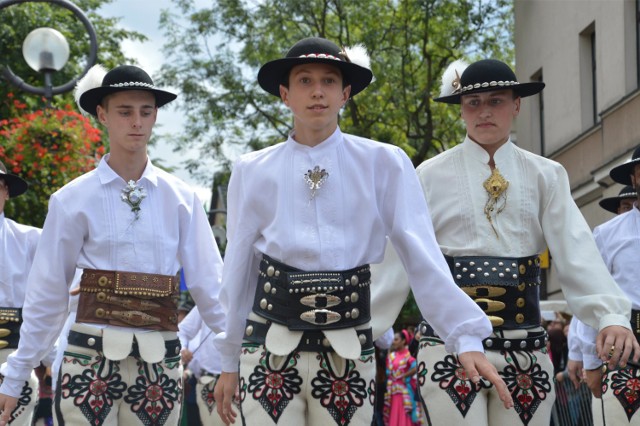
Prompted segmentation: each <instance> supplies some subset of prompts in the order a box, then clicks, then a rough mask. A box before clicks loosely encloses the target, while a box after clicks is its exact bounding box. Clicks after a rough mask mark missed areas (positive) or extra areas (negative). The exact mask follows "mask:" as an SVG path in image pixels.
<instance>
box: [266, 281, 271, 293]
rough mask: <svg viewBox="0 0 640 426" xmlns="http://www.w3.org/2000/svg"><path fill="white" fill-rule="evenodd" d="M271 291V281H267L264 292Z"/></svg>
mask: <svg viewBox="0 0 640 426" xmlns="http://www.w3.org/2000/svg"><path fill="white" fill-rule="evenodd" d="M270 291H271V283H270V282H269V281H267V282H266V283H264V292H265V293H269V292H270Z"/></svg>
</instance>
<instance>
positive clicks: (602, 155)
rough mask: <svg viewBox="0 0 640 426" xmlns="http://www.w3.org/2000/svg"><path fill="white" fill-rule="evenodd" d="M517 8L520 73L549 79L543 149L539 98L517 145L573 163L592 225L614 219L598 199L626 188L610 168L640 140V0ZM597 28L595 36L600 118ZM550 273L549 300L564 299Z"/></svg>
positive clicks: (527, 109) (577, 193)
mask: <svg viewBox="0 0 640 426" xmlns="http://www.w3.org/2000/svg"><path fill="white" fill-rule="evenodd" d="M514 10H515V45H516V74H517V76H518V79H519V80H520V81H530V80H531V78H533V77H534V76H536V75H539V74H540V73H542V77H543V81H544V82H545V83H546V88H545V90H544V91H543V95H542V96H543V97H542V102H543V105H544V111H543V121H544V129H543V130H542V131H543V133H542V134H543V135H544V152H541V151H542V146H541V139H542V137H541V130H540V124H539V123H540V117H539V115H540V114H539V105H540V101H541V100H540V99H539V98H537V97H532V98H525V99H524V100H523V103H522V110H521V114H520V116H519V117H518V120H517V122H516V126H515V127H516V133H517V141H518V145H520V146H522V147H523V148H525V149H528V150H530V151H532V152H536V153H541V154H543V155H545V156H547V157H549V158H551V159H553V160H556V161H558V162H560V163H561V164H562V165H563V166H564V167H565V168H566V169H567V172H568V174H569V180H570V182H571V188H572V191H573V195H574V199H575V200H576V203H577V204H578V206H579V207H580V209H581V211H582V213H583V215H584V217H585V219H586V221H587V223H588V224H589V226H590V227H591V228H593V227H595V226H597V225H599V224H601V223H603V222H605V221H606V220H609V219H610V218H611V217H613V215H612V214H611V213H609V212H607V211H605V210H604V209H602V208H601V207H600V206H599V205H598V201H599V200H600V199H602V198H603V197H610V196H615V195H617V194H618V192H619V190H620V188H621V187H620V185H618V184H615V183H613V182H612V181H611V179H610V178H609V176H608V173H609V170H610V169H611V168H612V167H614V166H616V165H618V164H621V163H622V162H623V161H625V160H626V159H627V158H629V157H630V155H631V152H632V151H633V150H634V149H635V147H637V146H638V145H640V92H639V91H638V70H637V67H638V66H637V60H636V56H637V55H636V52H637V50H638V46H637V40H636V31H637V29H636V25H637V24H636V22H635V20H634V17H635V16H636V3H635V0H515V4H514ZM590 32H595V40H596V43H595V61H596V87H597V89H596V111H597V114H598V117H599V121H598V122H595V123H594V121H593V110H592V105H593V104H592V102H591V101H592V97H591V94H592V89H591V87H592V86H591V81H589V78H590V75H592V73H591V57H590V56H589V55H590V52H591V50H590V37H589V33H590ZM590 108H591V109H590ZM552 255H553V254H552ZM552 264H553V261H552ZM547 278H548V287H547V291H548V293H549V294H550V298H562V297H563V296H562V293H561V291H560V286H559V283H558V282H557V279H555V276H554V272H553V270H552V271H550V272H549V274H548V277H547Z"/></svg>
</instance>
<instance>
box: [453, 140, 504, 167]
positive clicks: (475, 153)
mask: <svg viewBox="0 0 640 426" xmlns="http://www.w3.org/2000/svg"><path fill="white" fill-rule="evenodd" d="M462 149H463V150H464V152H465V153H466V154H467V155H470V156H471V157H472V158H474V159H475V160H477V161H479V162H481V163H482V164H489V153H488V152H487V151H485V150H484V148H482V146H480V144H479V143H476V142H474V141H472V140H471V138H469V135H467V136H466V137H465V138H464V142H463V143H462ZM513 152H514V151H513V143H512V142H511V138H509V139H508V140H507V142H506V143H505V144H503V145H502V146H501V147H500V148H498V150H497V151H496V153H495V154H494V155H493V161H494V162H495V163H496V165H498V167H499V166H500V165H501V164H504V162H506V161H508V160H507V159H508V158H509V157H510V156H511V154H512V153H513Z"/></svg>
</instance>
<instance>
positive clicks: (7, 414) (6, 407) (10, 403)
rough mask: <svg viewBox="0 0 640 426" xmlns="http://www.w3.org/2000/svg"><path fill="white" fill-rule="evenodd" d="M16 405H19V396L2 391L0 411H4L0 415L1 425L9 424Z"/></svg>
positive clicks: (0, 394)
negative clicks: (15, 396)
mask: <svg viewBox="0 0 640 426" xmlns="http://www.w3.org/2000/svg"><path fill="white" fill-rule="evenodd" d="M16 405H18V398H14V397H12V396H9V395H5V394H3V393H0V411H2V415H0V426H5V425H8V424H9V420H11V413H13V410H14V409H15V408H16Z"/></svg>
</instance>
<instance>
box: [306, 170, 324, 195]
mask: <svg viewBox="0 0 640 426" xmlns="http://www.w3.org/2000/svg"><path fill="white" fill-rule="evenodd" d="M328 177H329V173H327V171H326V170H325V169H320V166H315V167H314V168H313V170H307V173H305V174H304V181H305V182H306V183H307V185H309V189H310V190H311V199H313V197H315V196H316V191H317V190H318V189H320V187H321V186H322V184H323V183H325V181H326V180H327V178H328Z"/></svg>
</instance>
